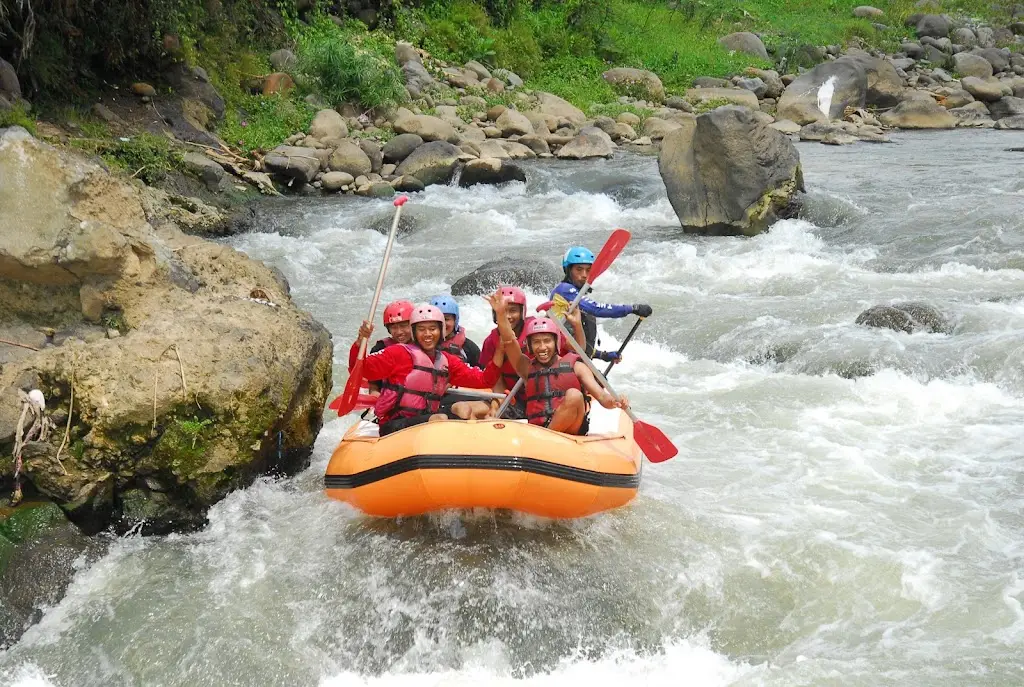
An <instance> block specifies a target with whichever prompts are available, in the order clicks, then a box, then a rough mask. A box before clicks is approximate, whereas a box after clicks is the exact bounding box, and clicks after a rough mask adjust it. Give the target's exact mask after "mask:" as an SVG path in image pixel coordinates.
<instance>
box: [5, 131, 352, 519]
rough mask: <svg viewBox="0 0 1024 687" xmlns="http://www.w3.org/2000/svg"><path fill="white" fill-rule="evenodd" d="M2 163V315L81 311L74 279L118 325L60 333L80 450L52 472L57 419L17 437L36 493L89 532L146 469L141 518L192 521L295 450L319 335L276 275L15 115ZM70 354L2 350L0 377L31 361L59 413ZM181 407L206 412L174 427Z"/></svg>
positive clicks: (285, 466)
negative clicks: (188, 228)
mask: <svg viewBox="0 0 1024 687" xmlns="http://www.w3.org/2000/svg"><path fill="white" fill-rule="evenodd" d="M298 150H299V151H300V152H302V153H306V152H307V149H303V148H300V149H298ZM272 157H273V155H270V156H268V157H267V161H270V160H271V159H272ZM314 163H315V167H316V169H317V170H318V169H319V161H318V160H316V161H314ZM0 169H2V170H3V175H4V179H3V183H2V184H0V226H4V227H8V226H14V225H15V224H16V225H17V226H18V229H19V231H18V233H17V235H16V236H11V235H10V232H0V303H3V304H4V309H5V315H6V316H7V317H8V318H15V320H16V321H17V320H18V319H19V318H26V319H34V320H36V321H38V319H39V318H40V317H41V316H42V318H43V319H44V321H50V322H70V323H75V324H79V323H81V322H83V320H84V318H85V315H86V312H85V311H84V310H83V305H87V304H86V303H83V302H82V299H81V297H82V296H87V297H88V298H89V299H92V298H95V299H97V300H98V301H99V303H100V304H101V308H102V311H103V314H104V317H107V316H109V317H112V318H116V320H117V321H118V322H121V323H122V324H121V326H120V327H119V328H120V329H123V331H122V335H121V336H119V337H117V338H112V339H108V338H105V337H102V336H101V337H99V338H98V339H96V340H90V341H89V342H86V343H83V344H81V345H76V346H75V366H74V375H75V387H74V388H75V415H74V416H72V420H73V421H72V428H71V436H72V441H78V440H81V442H82V443H81V444H80V447H81V449H80V450H72V451H65V452H64V454H63V457H62V461H63V463H64V467H65V468H66V470H67V472H66V474H65V472H64V471H62V470H61V469H60V467H59V466H58V464H57V462H56V460H55V459H54V457H55V455H56V452H57V449H58V446H59V444H60V440H61V439H62V434H63V432H62V431H61V432H58V433H55V437H54V439H55V441H54V442H52V443H35V444H32V447H33V452H32V454H31V455H29V454H28V453H27V449H26V455H25V459H26V462H25V475H26V477H27V478H28V480H29V481H30V482H31V485H32V487H33V488H34V489H35V490H36V491H37V492H39V493H42V494H44V495H46V496H47V497H48V498H49V499H51V500H53V501H54V502H55V503H57V504H58V505H59V506H60V507H61V508H62V510H64V511H65V512H66V513H67V514H68V516H69V518H70V519H71V520H72V521H73V522H74V523H75V524H77V525H79V526H80V527H82V528H84V529H87V530H88V531H90V532H95V531H98V530H102V529H105V528H107V527H109V526H113V527H114V528H115V529H116V530H119V531H123V530H125V529H128V528H130V527H133V526H134V525H136V524H138V523H137V522H135V521H134V518H133V516H132V512H133V511H131V510H130V509H127V508H126V505H125V501H124V500H123V498H122V497H123V496H124V495H125V494H126V493H127V492H129V491H133V490H140V489H143V490H144V489H146V487H145V484H146V483H147V480H157V481H159V482H161V483H163V484H165V485H166V487H167V489H166V492H165V493H164V496H162V497H159V498H158V497H155V496H153V497H152V498H151V497H150V496H149V494H148V492H147V493H143V495H142V501H145V502H148V503H150V506H151V508H149V510H148V512H149V514H150V516H149V517H147V520H146V522H145V523H142V532H143V533H151V532H152V533H157V532H161V531H168V530H170V529H190V528H195V527H200V526H202V525H203V523H204V520H205V515H206V511H207V510H208V509H209V508H210V506H212V505H213V504H214V503H216V502H217V501H219V500H220V499H222V498H223V497H224V496H225V495H227V494H228V493H229V492H230V491H231V490H233V489H237V488H240V487H244V486H246V485H248V484H250V483H251V482H252V480H253V479H254V478H255V477H256V476H257V475H259V474H262V473H265V472H268V471H280V472H282V473H289V472H293V471H294V470H297V469H301V468H303V467H305V465H307V464H308V458H309V455H310V452H311V449H312V446H313V441H314V440H315V438H316V436H317V433H318V431H319V429H320V425H321V424H322V417H323V406H324V402H325V401H326V397H327V393H328V392H329V391H330V389H331V386H332V382H331V361H332V346H331V340H330V335H329V333H328V332H327V331H326V329H324V328H323V327H322V326H321V325H319V324H318V323H317V322H316V321H315V320H313V319H312V317H310V316H309V315H308V314H306V313H304V312H302V311H301V310H299V309H298V308H296V307H295V305H294V304H293V303H292V301H291V298H290V296H289V295H288V293H287V290H286V289H285V288H284V287H283V286H282V283H281V282H280V281H279V276H278V275H277V274H275V273H274V272H273V271H271V270H270V269H268V268H267V267H266V266H265V265H264V264H263V263H261V262H259V261H257V260H251V259H249V258H248V257H246V256H245V255H243V254H241V253H240V252H238V251H236V250H234V249H232V248H230V247H229V246H226V245H221V244H217V243H212V242H209V241H205V240H203V239H200V238H198V237H195V236H187V235H185V234H183V233H182V232H181V230H180V229H178V228H177V226H175V224H174V222H175V221H177V219H176V218H178V217H181V216H183V213H184V212H187V209H186V208H183V207H182V206H181V205H180V204H179V203H178V202H176V201H175V199H174V198H172V197H171V196H169V194H167V193H166V192H163V191H160V190H158V189H152V188H149V187H145V186H142V185H139V186H136V185H134V184H131V183H128V182H127V181H125V180H123V179H121V178H119V177H115V176H111V175H110V174H109V173H108V172H107V171H106V170H104V169H103V168H102V167H100V166H99V165H97V164H96V163H94V162H92V161H89V160H86V159H84V158H81V157H79V156H77V155H76V154H74V153H71V152H69V151H61V150H56V149H54V148H52V147H51V146H48V145H46V144H43V143H40V142H39V141H36V140H35V139H33V138H32V137H31V136H29V135H28V134H27V132H25V131H24V130H21V129H17V128H9V129H6V130H4V131H3V132H2V133H0ZM300 183H303V184H304V182H300ZM31 188H46V189H47V190H48V192H47V193H46V194H42V195H40V196H39V197H37V198H35V199H34V200H33V203H32V204H31V205H30V206H28V207H26V206H25V204H24V203H23V202H19V201H18V200H17V198H18V197H19V196H23V195H24V193H25V190H24V189H31ZM180 200H181V201H184V200H186V199H180ZM189 200H190V201H191V199H189ZM12 213H13V214H12ZM154 225H156V226H157V227H159V228H155V227H154ZM200 285H201V287H200ZM250 298H255V299H257V300H262V301H265V302H263V303H261V302H254V301H253V300H250ZM267 303H272V304H273V305H268V304H267ZM179 358H180V363H179V361H178V359H179ZM68 361H69V352H68V350H67V349H66V348H65V347H55V348H49V349H43V350H40V351H38V352H33V353H31V354H30V356H29V357H27V358H25V359H23V360H21V361H19V362H18V363H5V364H4V365H3V368H2V369H0V390H3V389H7V388H9V387H11V386H14V385H16V384H18V381H17V380H18V379H19V377H20V376H21V375H22V373H23V372H25V371H29V370H31V371H33V373H34V374H38V375H39V377H40V378H41V379H43V380H46V382H45V385H44V392H45V393H47V396H48V398H50V399H51V400H52V402H53V409H54V410H60V409H61V407H62V406H63V411H64V412H66V410H67V408H66V402H65V400H64V398H65V397H64V396H62V395H59V396H54V395H53V394H52V390H53V389H55V388H59V389H67V388H68V386H69V384H70V379H71V374H72V371H71V369H70V366H69V364H68ZM182 370H184V372H182ZM185 378H187V385H186V384H185V382H184V379H185ZM48 389H49V390H50V391H47V390H48ZM197 399H198V403H197V402H196V401H197ZM154 408H155V409H156V410H155V415H156V422H155V425H154V419H153V418H154ZM186 413H187V415H186ZM194 416H195V417H198V418H199V419H201V420H204V419H205V420H209V421H210V422H209V423H208V424H207V428H206V429H203V428H200V429H199V430H194V431H192V432H190V431H188V430H187V428H186V427H187V426H186V425H184V424H183V421H185V420H189V419H190V418H192V417H194ZM75 418H78V419H77V420H75ZM193 440H194V441H195V446H194V447H193ZM134 512H137V510H136V511H134Z"/></svg>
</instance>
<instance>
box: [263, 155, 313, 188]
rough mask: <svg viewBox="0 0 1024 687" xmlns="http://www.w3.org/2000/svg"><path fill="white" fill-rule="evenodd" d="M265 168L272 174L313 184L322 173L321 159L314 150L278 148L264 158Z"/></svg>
mask: <svg viewBox="0 0 1024 687" xmlns="http://www.w3.org/2000/svg"><path fill="white" fill-rule="evenodd" d="M263 166H264V167H265V168H266V170H267V171H268V172H270V173H271V174H278V175H280V176H284V177H289V178H292V179H298V180H299V181H301V182H303V183H306V184H308V183H311V182H312V181H313V178H314V177H315V176H316V175H317V173H318V172H319V171H320V158H318V157H317V156H316V155H315V154H314V151H313V149H312V148H300V147H296V146H278V147H276V148H274V149H273V150H271V151H270V153H268V154H267V156H266V157H265V158H263Z"/></svg>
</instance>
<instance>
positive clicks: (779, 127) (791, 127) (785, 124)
mask: <svg viewBox="0 0 1024 687" xmlns="http://www.w3.org/2000/svg"><path fill="white" fill-rule="evenodd" d="M768 126H770V127H771V128H773V129H775V130H776V131H781V132H782V133H784V134H798V133H800V131H801V127H800V125H799V124H797V123H796V122H794V121H791V120H789V119H780V120H778V121H775V122H772V123H771V124H769V125H768ZM808 126H810V125H808Z"/></svg>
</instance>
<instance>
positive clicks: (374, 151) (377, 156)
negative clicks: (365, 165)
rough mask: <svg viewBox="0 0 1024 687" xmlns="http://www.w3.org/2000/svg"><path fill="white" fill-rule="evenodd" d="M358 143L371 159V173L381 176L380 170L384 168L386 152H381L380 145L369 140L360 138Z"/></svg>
mask: <svg viewBox="0 0 1024 687" xmlns="http://www.w3.org/2000/svg"><path fill="white" fill-rule="evenodd" d="M358 143H359V147H360V148H362V150H363V152H364V153H366V157H368V158H370V171H371V172H373V173H374V174H379V173H380V168H381V167H383V166H384V152H383V151H382V150H381V147H380V144H379V143H377V142H376V141H374V140H373V139H369V138H360V139H358Z"/></svg>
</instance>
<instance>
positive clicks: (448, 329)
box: [444, 315, 455, 339]
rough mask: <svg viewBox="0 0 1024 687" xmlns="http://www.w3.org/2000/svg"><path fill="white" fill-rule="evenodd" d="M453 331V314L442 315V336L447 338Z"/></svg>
mask: <svg viewBox="0 0 1024 687" xmlns="http://www.w3.org/2000/svg"><path fill="white" fill-rule="evenodd" d="M454 333H455V315H445V316H444V337H445V338H446V339H447V338H448V337H449V336H451V335H452V334H454Z"/></svg>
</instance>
